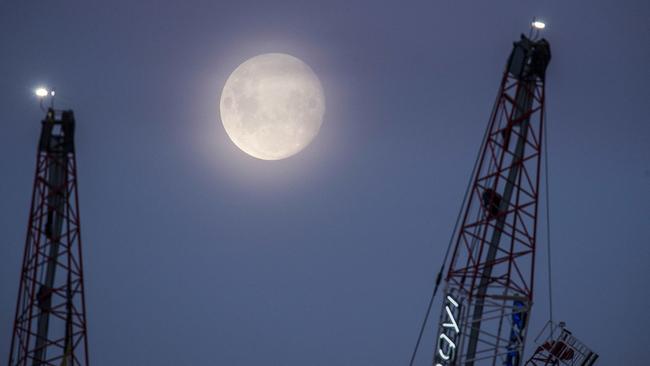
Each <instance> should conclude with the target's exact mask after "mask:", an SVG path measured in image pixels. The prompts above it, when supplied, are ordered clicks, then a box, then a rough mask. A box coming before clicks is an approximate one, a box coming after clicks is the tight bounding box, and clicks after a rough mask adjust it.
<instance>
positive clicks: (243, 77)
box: [220, 53, 325, 160]
mask: <svg viewBox="0 0 650 366" xmlns="http://www.w3.org/2000/svg"><path fill="white" fill-rule="evenodd" d="M220 111H221V121H222V123H223V126H224V128H225V129H226V133H228V136H229V137H230V139H231V140H232V141H233V142H234V143H235V145H237V147H239V148H240V149H241V150H243V151H244V152H246V153H247V154H249V155H251V156H253V157H256V158H258V159H263V160H279V159H284V158H287V157H289V156H292V155H294V154H296V153H298V152H299V151H301V150H302V149H304V148H305V147H306V146H307V145H309V143H310V142H311V141H312V140H313V139H314V137H315V136H316V135H317V134H318V131H319V130H320V126H321V124H322V122H323V114H324V113H325V97H324V94H323V88H322V86H321V83H320V81H319V80H318V77H317V76H316V74H315V73H314V72H313V71H312V69H311V68H310V67H309V66H308V65H307V64H305V63H304V62H302V61H301V60H300V59H298V58H296V57H293V56H290V55H287V54H282V53H267V54H263V55H259V56H255V57H253V58H251V59H249V60H247V61H245V62H244V63H243V64H241V65H239V67H237V68H236V69H235V71H233V72H232V74H231V75H230V77H228V80H227V81H226V85H225V86H224V87H223V91H222V93H221V101H220Z"/></svg>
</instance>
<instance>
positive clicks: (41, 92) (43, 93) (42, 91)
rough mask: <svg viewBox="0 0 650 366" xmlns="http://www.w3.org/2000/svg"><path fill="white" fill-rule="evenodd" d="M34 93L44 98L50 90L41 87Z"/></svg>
mask: <svg viewBox="0 0 650 366" xmlns="http://www.w3.org/2000/svg"><path fill="white" fill-rule="evenodd" d="M34 94H36V95H37V96H38V97H41V98H43V97H46V96H47V95H48V94H49V92H48V91H47V89H45V88H43V87H40V88H37V89H36V90H34Z"/></svg>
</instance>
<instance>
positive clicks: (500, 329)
mask: <svg viewBox="0 0 650 366" xmlns="http://www.w3.org/2000/svg"><path fill="white" fill-rule="evenodd" d="M550 58H551V54H550V45H549V43H548V42H547V41H546V40H544V39H541V40H534V39H530V38H527V37H525V36H523V35H522V36H521V39H520V40H519V41H518V42H515V43H514V47H513V50H512V52H511V54H510V57H509V58H508V62H507V64H506V69H505V71H504V73H503V78H502V81H501V85H500V88H499V94H498V97H497V100H496V102H495V106H494V109H493V112H492V115H491V117H490V121H489V125H488V130H487V132H486V135H485V139H484V141H483V143H482V147H481V151H480V156H479V161H478V165H477V168H476V170H475V172H474V175H473V177H472V185H471V188H470V191H469V193H468V194H469V196H468V199H467V201H466V202H467V203H466V206H465V207H464V208H463V216H462V217H463V218H462V224H461V225H460V227H459V228H460V229H459V231H458V233H457V234H456V237H455V247H454V249H453V252H452V253H453V254H452V257H451V260H450V263H449V266H448V272H447V274H446V277H445V282H446V285H445V296H444V300H443V309H442V314H441V318H440V323H439V327H438V333H437V338H436V339H437V341H436V346H435V348H436V349H435V353H434V365H436V366H450V365H464V366H474V365H506V366H520V365H521V364H522V355H523V349H524V344H525V339H526V332H527V323H528V317H529V314H530V309H531V306H532V298H533V297H532V296H533V278H534V259H535V244H536V231H537V203H538V196H539V195H538V190H539V169H540V158H541V152H542V151H541V150H542V131H543V129H542V127H543V122H544V81H545V73H546V68H547V66H548V64H549V62H550Z"/></svg>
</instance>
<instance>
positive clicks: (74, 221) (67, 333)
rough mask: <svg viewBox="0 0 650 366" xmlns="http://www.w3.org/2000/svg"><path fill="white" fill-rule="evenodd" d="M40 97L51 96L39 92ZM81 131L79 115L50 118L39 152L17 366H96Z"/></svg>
mask: <svg viewBox="0 0 650 366" xmlns="http://www.w3.org/2000/svg"><path fill="white" fill-rule="evenodd" d="M37 95H39V96H40V97H45V96H46V95H48V94H47V93H45V94H44V93H43V90H42V89H38V90H37ZM51 95H52V96H54V92H51ZM74 130H75V119H74V114H73V112H72V111H71V110H66V111H61V112H59V111H55V110H54V109H53V108H49V109H48V110H47V113H46V115H45V119H44V120H43V121H42V129H41V136H40V139H39V143H38V149H37V157H36V174H35V178H34V187H33V191H32V202H31V208H30V211H29V221H28V224H27V239H26V243H25V252H24V257H23V264H22V269H21V272H20V283H19V289H18V300H17V304H16V315H15V321H14V327H13V336H12V340H11V349H10V353H9V365H10V366H27V365H30V366H41V365H57V366H59V365H60V366H73V365H75V366H76V365H88V344H87V325H86V304H85V299H84V281H83V264H82V256H81V233H80V221H79V220H80V219H79V200H78V197H77V162H76V157H75V144H74Z"/></svg>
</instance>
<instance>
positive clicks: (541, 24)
mask: <svg viewBox="0 0 650 366" xmlns="http://www.w3.org/2000/svg"><path fill="white" fill-rule="evenodd" d="M532 26H533V27H534V28H536V29H544V28H546V24H545V23H544V22H540V21H539V20H536V21H534V22H533V23H532Z"/></svg>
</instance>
